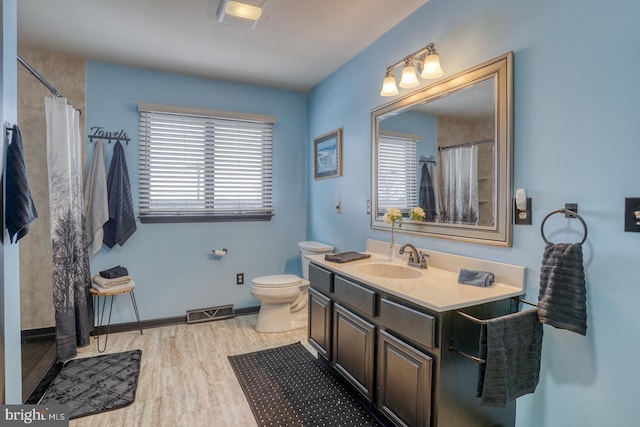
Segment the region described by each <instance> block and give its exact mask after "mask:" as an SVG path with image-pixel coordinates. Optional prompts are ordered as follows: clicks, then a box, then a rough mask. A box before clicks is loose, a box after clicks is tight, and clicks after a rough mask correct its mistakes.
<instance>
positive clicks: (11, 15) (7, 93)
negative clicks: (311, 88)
mask: <svg viewBox="0 0 640 427" xmlns="http://www.w3.org/2000/svg"><path fill="white" fill-rule="evenodd" d="M1 4H2V6H1V8H2V11H1V12H0V13H1V16H0V21H1V22H2V30H1V31H2V35H1V39H0V40H1V43H2V47H1V50H0V54H2V75H1V79H2V85H1V89H0V102H1V103H2V109H1V110H0V119H1V120H2V123H4V122H9V123H11V124H13V123H17V121H18V108H17V105H18V95H17V90H18V69H17V61H16V55H17V54H18V50H17V41H18V36H17V7H16V1H15V0H2V2H1ZM5 140H6V137H4V135H3V141H5ZM0 154H1V156H0V159H4V158H5V147H4V145H3V147H2V149H1V150H0ZM2 165H3V166H4V161H3V162H2ZM0 172H2V173H4V170H3V167H0ZM3 182H4V180H3ZM3 194H4V192H3ZM2 203H4V200H3V201H2ZM2 221H3V224H2V233H4V242H3V243H2V248H0V251H1V252H0V255H1V257H0V259H1V262H2V265H0V351H1V352H2V355H0V368H1V369H2V371H3V372H2V374H1V378H2V379H3V380H4V381H2V382H0V385H2V386H4V391H3V392H0V402H3V399H2V397H3V396H4V403H13V404H16V403H21V402H22V374H21V366H22V358H21V352H20V350H21V347H20V262H19V244H11V243H10V242H9V237H8V234H7V233H6V232H5V226H4V218H3V220H2Z"/></svg>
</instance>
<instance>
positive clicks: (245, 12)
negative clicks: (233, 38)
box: [218, 0, 265, 29]
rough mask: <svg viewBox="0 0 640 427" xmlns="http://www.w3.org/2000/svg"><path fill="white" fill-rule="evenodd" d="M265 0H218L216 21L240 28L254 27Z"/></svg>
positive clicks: (260, 14)
mask: <svg viewBox="0 0 640 427" xmlns="http://www.w3.org/2000/svg"><path fill="white" fill-rule="evenodd" d="M264 4H265V0H220V6H218V22H221V23H223V24H231V25H235V26H237V27H242V28H251V29H253V28H255V27H256V24H257V23H258V20H259V19H260V16H262V8H263V7H264Z"/></svg>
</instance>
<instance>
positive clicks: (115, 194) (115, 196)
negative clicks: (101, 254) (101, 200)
mask: <svg viewBox="0 0 640 427" xmlns="http://www.w3.org/2000/svg"><path fill="white" fill-rule="evenodd" d="M107 193H108V199H109V221H107V223H106V224H105V225H104V238H103V239H104V240H103V243H104V244H105V246H107V247H108V248H112V247H114V246H115V244H116V243H117V244H119V245H120V246H122V245H124V243H125V242H126V241H127V239H129V237H131V235H132V234H133V233H134V232H135V231H136V218H135V216H134V214H133V200H132V199H131V184H130V183H129V171H128V170H127V162H126V160H125V158H124V149H123V148H122V144H120V141H118V142H116V145H115V147H114V148H113V158H112V159H111V165H110V166H109V176H108V177H107Z"/></svg>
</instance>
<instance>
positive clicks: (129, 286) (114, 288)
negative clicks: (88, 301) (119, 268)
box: [91, 280, 136, 292]
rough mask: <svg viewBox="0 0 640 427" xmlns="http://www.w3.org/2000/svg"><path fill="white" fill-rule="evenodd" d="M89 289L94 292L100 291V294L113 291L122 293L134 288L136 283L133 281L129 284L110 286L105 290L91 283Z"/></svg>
mask: <svg viewBox="0 0 640 427" xmlns="http://www.w3.org/2000/svg"><path fill="white" fill-rule="evenodd" d="M91 287H92V288H93V289H95V290H96V291H100V292H114V291H122V290H125V289H133V288H135V287H136V283H135V282H134V281H133V280H131V281H130V282H129V283H125V284H122V285H116V286H112V287H110V288H105V287H103V286H100V285H98V284H97V283H92V284H91Z"/></svg>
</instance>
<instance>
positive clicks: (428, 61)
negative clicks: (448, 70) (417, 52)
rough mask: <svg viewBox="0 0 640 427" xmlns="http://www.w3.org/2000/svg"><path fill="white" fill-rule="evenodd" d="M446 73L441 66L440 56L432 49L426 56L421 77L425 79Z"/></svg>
mask: <svg viewBox="0 0 640 427" xmlns="http://www.w3.org/2000/svg"><path fill="white" fill-rule="evenodd" d="M443 74H444V71H442V68H441V67H440V57H439V56H438V54H437V53H435V52H434V51H430V52H429V54H428V55H427V56H426V58H424V65H423V67H422V74H420V77H422V78H423V79H435V78H438V77H440V76H442V75H443Z"/></svg>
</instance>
